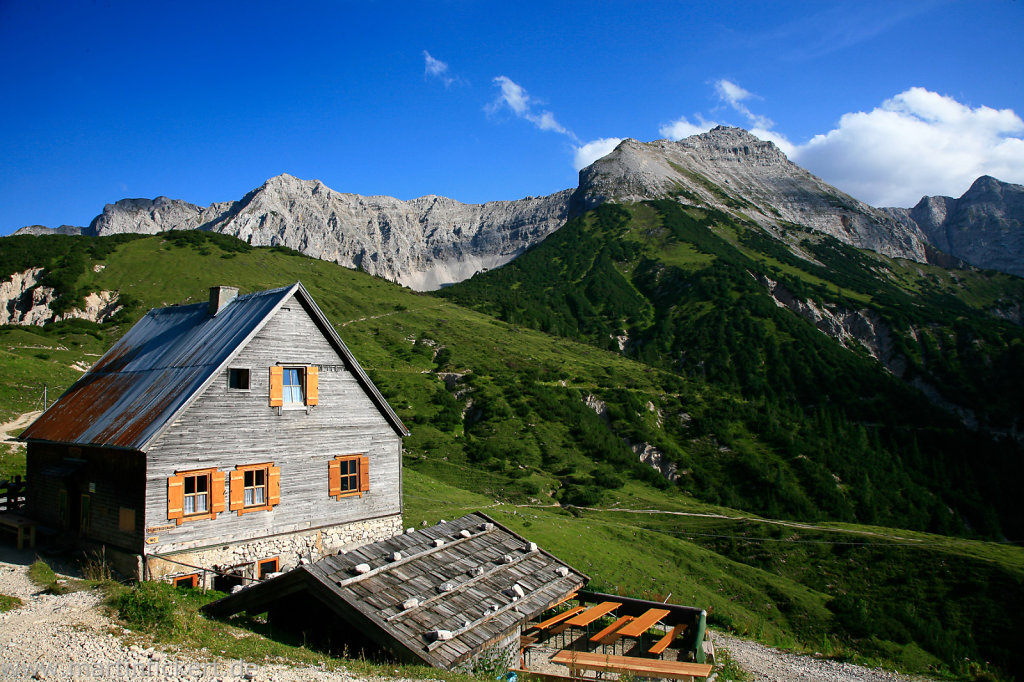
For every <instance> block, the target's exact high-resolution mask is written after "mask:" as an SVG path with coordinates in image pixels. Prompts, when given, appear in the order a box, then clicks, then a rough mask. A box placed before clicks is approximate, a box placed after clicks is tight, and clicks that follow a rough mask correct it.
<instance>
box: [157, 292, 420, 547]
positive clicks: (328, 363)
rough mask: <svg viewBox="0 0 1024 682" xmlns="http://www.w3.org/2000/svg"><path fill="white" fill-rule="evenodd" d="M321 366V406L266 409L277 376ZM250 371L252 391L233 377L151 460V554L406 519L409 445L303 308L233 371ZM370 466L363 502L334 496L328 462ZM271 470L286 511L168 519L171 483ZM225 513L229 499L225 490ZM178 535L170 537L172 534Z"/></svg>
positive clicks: (170, 433)
mask: <svg viewBox="0 0 1024 682" xmlns="http://www.w3.org/2000/svg"><path fill="white" fill-rule="evenodd" d="M279 363H288V364H294V365H318V366H319V367H320V371H319V404H318V405H316V406H315V407H310V408H308V410H307V409H298V410H289V409H283V410H279V408H276V407H270V406H269V404H268V394H269V375H270V371H269V368H270V367H272V366H274V365H277V364H279ZM230 367H235V368H247V369H249V370H250V388H249V390H248V391H239V390H230V389H228V372H227V368H225V370H224V371H223V372H221V373H220V374H219V375H218V376H217V377H216V378H215V379H214V381H213V382H212V383H211V384H210V385H209V386H208V387H207V389H206V390H205V392H204V393H203V394H202V395H201V396H200V397H199V398H198V399H197V400H195V402H193V403H192V405H191V406H189V407H188V409H187V410H186V411H185V412H184V413H183V414H182V415H181V416H180V417H179V418H178V419H177V420H176V421H175V422H174V423H173V424H172V425H171V426H170V427H169V428H168V429H167V430H166V431H165V432H164V433H162V434H161V435H160V436H159V437H158V438H157V439H156V441H155V442H154V444H153V445H152V446H151V448H150V449H149V452H148V457H147V459H148V468H147V479H146V489H147V491H146V528H147V529H152V531H151V532H148V533H147V534H148V536H149V537H157V538H159V539H158V541H156V542H154V543H153V544H147V545H146V548H145V550H146V553H147V554H154V553H156V554H163V553H166V552H173V551H180V550H184V549H194V548H198V547H204V546H210V545H216V544H220V543H230V542H239V541H247V540H254V539H257V538H259V537H264V536H268V535H275V534H280V533H291V532H295V531H301V530H306V529H311V528H319V527H323V526H331V525H335V524H339V523H347V522H351V521H357V520H360V519H369V518H376V517H380V516H385V515H393V514H398V513H400V512H401V447H402V444H401V438H400V437H399V436H398V435H397V434H396V433H395V431H394V430H393V428H392V427H391V425H390V424H389V423H388V422H387V421H386V420H385V418H384V416H383V415H382V414H381V413H380V411H379V410H378V409H377V407H376V406H375V405H374V404H373V402H372V401H371V400H370V398H369V397H368V396H367V395H366V393H365V392H364V391H363V389H362V387H361V386H360V385H359V383H358V382H357V380H356V378H355V377H354V376H353V375H352V374H351V373H349V372H348V371H345V370H344V369H343V361H342V359H341V357H340V356H339V355H338V353H337V352H335V350H334V348H333V347H332V346H331V345H330V343H329V342H328V340H327V339H326V338H325V337H324V336H323V334H322V333H321V331H320V329H319V328H318V327H317V325H316V323H315V322H314V321H313V319H312V317H311V316H310V314H309V313H308V312H307V311H306V310H305V308H304V307H303V306H302V304H301V302H300V301H298V300H296V299H295V298H292V299H291V300H289V301H288V302H287V303H286V304H285V306H284V307H283V308H282V309H281V310H280V311H279V312H277V313H276V314H275V315H274V317H273V319H271V320H270V321H269V322H268V323H267V324H266V326H265V327H264V328H263V329H262V330H261V331H260V332H259V333H258V334H257V335H256V336H255V337H254V338H253V339H252V340H250V341H249V343H248V344H247V345H246V347H245V348H244V349H243V350H242V351H241V352H240V353H239V355H238V356H236V358H235V360H234V361H232V362H231V363H230ZM351 454H363V455H366V456H368V457H369V469H370V489H369V491H368V492H364V493H363V494H362V496H361V497H359V496H355V497H343V498H341V499H340V500H339V499H333V498H331V497H330V496H329V495H328V462H329V461H330V460H331V459H333V458H334V457H335V456H336V455H351ZM264 462H267V463H272V464H273V465H274V466H276V467H280V470H281V479H280V486H281V488H280V489H281V501H280V504H278V505H277V506H276V507H274V508H273V509H272V510H269V511H257V512H250V513H246V514H238V513H237V512H231V511H224V512H223V513H221V514H218V516H217V518H216V519H210V520H198V521H185V522H184V523H182V525H180V526H173V522H169V521H168V519H167V479H168V477H170V476H171V475H173V474H174V473H175V472H179V471H187V470H191V469H202V468H207V467H215V468H217V469H218V470H220V471H223V472H230V471H232V470H234V468H235V467H236V466H237V465H245V464H260V463H264ZM224 494H225V503H226V502H227V495H228V489H227V486H225V491H224ZM169 525H171V526H172V527H168V526H169Z"/></svg>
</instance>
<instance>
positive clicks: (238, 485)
mask: <svg viewBox="0 0 1024 682" xmlns="http://www.w3.org/2000/svg"><path fill="white" fill-rule="evenodd" d="M228 498H229V501H228V509H229V510H231V511H238V510H239V509H241V508H242V507H244V506H245V473H244V472H241V471H238V470H237V469H236V470H235V471H232V472H231V485H230V489H229V491H228Z"/></svg>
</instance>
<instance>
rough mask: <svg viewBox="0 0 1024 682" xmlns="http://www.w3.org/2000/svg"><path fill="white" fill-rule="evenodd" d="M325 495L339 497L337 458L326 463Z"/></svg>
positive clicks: (339, 465)
mask: <svg viewBox="0 0 1024 682" xmlns="http://www.w3.org/2000/svg"><path fill="white" fill-rule="evenodd" d="M327 494H328V495H330V496H331V497H340V496H341V461H340V460H339V459H338V458H337V457H335V458H334V459H332V460H331V461H330V462H328V463H327Z"/></svg>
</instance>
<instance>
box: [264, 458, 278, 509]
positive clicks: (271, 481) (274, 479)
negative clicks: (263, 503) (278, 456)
mask: <svg viewBox="0 0 1024 682" xmlns="http://www.w3.org/2000/svg"><path fill="white" fill-rule="evenodd" d="M267 504H269V505H270V506H271V507H273V506H274V505H277V504H281V467H269V468H268V469H267Z"/></svg>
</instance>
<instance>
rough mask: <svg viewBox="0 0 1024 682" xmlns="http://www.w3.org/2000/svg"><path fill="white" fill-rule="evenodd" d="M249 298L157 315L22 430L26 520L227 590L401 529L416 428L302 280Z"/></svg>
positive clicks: (128, 562) (141, 572)
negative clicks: (404, 456) (405, 456)
mask: <svg viewBox="0 0 1024 682" xmlns="http://www.w3.org/2000/svg"><path fill="white" fill-rule="evenodd" d="M237 294H238V290H237V289H235V288H232V287H215V288H214V289H211V292H210V301H209V304H206V303H203V304H197V305H187V306H172V307H168V308H161V309H157V310H152V311H150V312H149V313H148V314H147V315H146V316H145V317H143V318H142V319H141V320H140V321H139V322H138V323H137V324H136V325H135V326H134V327H133V328H132V329H131V330H130V331H129V332H128V333H127V334H125V336H124V337H122V338H121V339H120V340H119V341H118V342H117V343H116V344H114V346H113V347H112V348H111V349H110V350H109V351H108V352H107V353H106V354H105V355H104V356H103V357H102V358H100V360H99V361H98V362H97V363H96V364H95V365H94V366H93V367H92V368H91V369H90V370H89V371H88V372H86V373H85V374H84V375H83V376H82V377H81V379H79V380H78V381H77V382H76V383H75V384H74V385H73V386H71V388H70V389H68V391H67V392H66V393H65V394H64V395H63V396H61V397H60V398H59V399H58V400H57V401H56V402H55V403H54V404H53V405H52V406H51V407H50V408H49V409H48V410H46V411H45V412H44V413H43V414H42V415H41V416H40V417H39V418H38V419H37V420H36V421H35V422H34V423H33V424H32V425H31V426H30V427H29V428H28V429H27V430H26V431H25V432H24V433H23V434H22V436H21V438H22V439H23V440H25V441H27V444H28V447H27V457H28V462H27V478H28V485H27V495H26V497H27V500H28V502H27V510H26V512H27V514H28V515H29V516H31V517H32V518H34V519H35V520H36V521H37V522H38V523H39V524H40V525H42V526H45V527H48V528H51V529H55V530H57V531H58V532H59V533H60V534H62V535H63V536H64V537H65V538H67V539H69V540H72V541H74V542H77V543H79V544H80V545H82V546H84V547H99V546H103V547H104V548H105V552H106V556H107V557H108V558H109V559H112V560H114V561H115V562H116V566H117V567H118V568H119V569H120V570H121V571H122V572H124V573H126V574H128V575H131V576H136V577H139V578H150V579H157V578H162V579H174V580H175V581H176V582H179V583H180V582H185V583H189V584H197V583H198V582H199V581H207V582H209V583H211V584H213V583H214V582H215V580H214V579H215V578H216V582H218V583H219V584H218V585H217V586H218V587H222V588H224V587H229V586H230V583H231V582H238V583H246V582H248V581H251V580H254V579H258V578H260V577H263V576H266V575H268V574H271V573H276V572H279V571H282V570H284V569H286V568H288V567H290V566H295V565H297V564H298V563H299V562H300V561H301V560H303V559H305V560H307V561H315V560H317V559H319V558H320V557H322V556H324V555H328V554H334V553H336V552H337V551H338V550H340V549H343V548H346V547H352V546H356V545H361V544H365V543H367V542H372V541H375V540H379V539H381V538H386V537H390V536H392V535H394V534H395V533H398V532H400V531H401V527H402V517H401V514H402V498H401V453H402V437H403V436H405V435H408V431H407V430H406V428H405V426H404V425H403V424H402V422H401V420H400V419H399V418H398V416H397V415H396V414H395V412H394V411H393V410H392V409H391V407H390V406H389V405H388V404H387V402H386V401H385V400H384V398H383V397H382V396H381V394H380V392H379V391H378V390H377V388H376V387H375V386H374V385H373V383H372V382H371V381H370V379H369V378H368V377H367V376H366V373H365V372H364V371H363V369H362V368H361V367H360V366H359V363H358V362H356V359H355V358H354V357H353V356H352V353H351V352H350V351H349V349H348V348H347V347H346V346H345V344H344V342H343V341H342V340H341V338H340V337H339V336H338V334H337V333H336V332H335V330H334V328H333V327H332V326H331V324H330V323H329V322H328V321H327V318H326V317H325V316H324V314H323V312H322V311H321V310H320V308H319V307H318V306H317V305H316V303H315V302H314V301H313V299H312V297H311V296H310V295H309V292H307V291H306V289H305V288H304V287H303V286H302V284H300V283H296V284H294V285H292V286H288V287H283V288H280V289H272V290H269V291H260V292H256V293H252V294H248V295H244V296H238V295H237ZM207 569H212V570H214V571H217V573H212V572H209V571H208V570H207Z"/></svg>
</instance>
